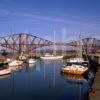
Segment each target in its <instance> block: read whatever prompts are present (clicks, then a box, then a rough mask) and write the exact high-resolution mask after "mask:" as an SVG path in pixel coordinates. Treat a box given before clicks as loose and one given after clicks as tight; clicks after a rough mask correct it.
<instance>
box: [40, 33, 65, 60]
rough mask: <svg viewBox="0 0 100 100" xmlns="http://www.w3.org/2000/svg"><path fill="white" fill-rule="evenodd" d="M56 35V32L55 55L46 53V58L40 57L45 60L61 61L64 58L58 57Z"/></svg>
mask: <svg viewBox="0 0 100 100" xmlns="http://www.w3.org/2000/svg"><path fill="white" fill-rule="evenodd" d="M55 33H56V32H55V31H54V43H53V49H54V50H53V54H49V53H46V54H45V56H43V57H40V58H41V59H43V60H61V59H62V58H63V56H58V55H57V54H56V51H57V50H56V49H57V48H56V45H55Z"/></svg>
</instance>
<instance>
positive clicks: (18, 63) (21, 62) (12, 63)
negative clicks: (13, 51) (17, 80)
mask: <svg viewBox="0 0 100 100" xmlns="http://www.w3.org/2000/svg"><path fill="white" fill-rule="evenodd" d="M22 64H23V61H19V60H13V61H10V62H9V63H8V65H9V66H21V65H22Z"/></svg>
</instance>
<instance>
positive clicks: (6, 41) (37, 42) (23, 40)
mask: <svg viewBox="0 0 100 100" xmlns="http://www.w3.org/2000/svg"><path fill="white" fill-rule="evenodd" d="M78 41H79V40H76V41H72V42H70V43H55V45H64V46H74V47H76V46H77V43H78ZM53 44H54V42H52V41H49V40H46V39H43V38H40V37H37V36H34V35H31V34H27V33H19V34H12V35H8V36H2V37H0V47H1V49H4V50H11V51H13V52H16V53H18V54H20V53H22V52H25V53H28V54H29V53H32V52H33V51H34V50H35V49H37V48H41V47H45V46H50V45H53ZM82 48H83V49H82V51H83V54H86V55H88V56H89V58H91V60H92V61H93V62H96V63H99V64H100V40H98V39H96V38H82Z"/></svg>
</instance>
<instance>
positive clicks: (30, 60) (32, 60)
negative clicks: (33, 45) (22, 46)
mask: <svg viewBox="0 0 100 100" xmlns="http://www.w3.org/2000/svg"><path fill="white" fill-rule="evenodd" d="M27 63H28V64H34V63H36V60H35V59H28V60H27Z"/></svg>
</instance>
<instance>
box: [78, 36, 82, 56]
mask: <svg viewBox="0 0 100 100" xmlns="http://www.w3.org/2000/svg"><path fill="white" fill-rule="evenodd" d="M77 45H78V49H79V50H77V55H78V57H79V58H82V35H79V40H78V42H77Z"/></svg>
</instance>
